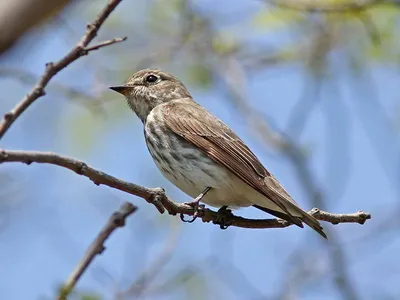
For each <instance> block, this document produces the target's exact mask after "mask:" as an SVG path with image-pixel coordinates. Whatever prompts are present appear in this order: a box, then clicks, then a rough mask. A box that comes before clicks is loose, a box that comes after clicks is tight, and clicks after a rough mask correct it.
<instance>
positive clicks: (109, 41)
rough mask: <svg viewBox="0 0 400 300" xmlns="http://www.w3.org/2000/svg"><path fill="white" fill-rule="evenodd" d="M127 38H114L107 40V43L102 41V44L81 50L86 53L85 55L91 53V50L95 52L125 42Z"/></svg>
mask: <svg viewBox="0 0 400 300" xmlns="http://www.w3.org/2000/svg"><path fill="white" fill-rule="evenodd" d="M127 38H128V37H126V36H124V37H120V38H114V39H111V40H108V41H104V42H101V43H98V44H96V45H93V46H90V47H86V48H84V49H83V51H84V52H86V53H88V52H90V51H93V50H97V49H100V48H103V47H106V46H108V45H112V44H116V43H121V42H123V41H125V40H126V39H127Z"/></svg>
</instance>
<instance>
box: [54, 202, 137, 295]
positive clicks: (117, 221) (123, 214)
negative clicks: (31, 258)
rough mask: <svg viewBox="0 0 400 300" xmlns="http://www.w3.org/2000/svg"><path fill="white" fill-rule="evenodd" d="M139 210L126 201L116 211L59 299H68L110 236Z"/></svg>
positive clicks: (79, 264) (62, 290) (73, 273)
mask: <svg viewBox="0 0 400 300" xmlns="http://www.w3.org/2000/svg"><path fill="white" fill-rule="evenodd" d="M136 210H137V207H136V206H134V205H133V204H131V203H129V202H125V203H124V204H122V205H121V206H120V208H119V209H118V210H117V211H115V212H114V213H113V214H112V215H111V216H110V218H109V219H108V221H107V223H106V224H105V225H104V227H103V229H102V230H101V231H100V232H99V234H98V235H97V237H96V238H95V240H94V241H93V242H92V244H91V245H90V246H89V248H88V249H87V250H86V253H85V254H84V256H83V258H82V259H81V261H80V262H79V263H78V264H77V266H76V268H75V270H74V271H73V272H72V273H71V275H70V276H69V278H68V279H67V281H66V283H65V284H64V286H63V287H62V289H61V291H60V293H59V295H58V297H57V300H67V296H68V295H69V294H70V293H71V292H72V290H73V288H74V287H75V285H76V284H77V282H78V280H79V279H80V278H81V276H82V275H83V273H84V272H85V271H86V270H87V268H88V267H89V265H90V264H91V262H92V261H93V260H94V258H95V257H96V255H100V254H101V253H103V251H104V250H105V247H104V243H105V241H106V240H107V239H108V238H109V237H110V235H111V234H112V233H113V232H114V231H115V230H116V229H117V228H120V227H124V226H125V222H126V218H128V217H129V216H130V215H131V214H133V213H134V212H135V211H136Z"/></svg>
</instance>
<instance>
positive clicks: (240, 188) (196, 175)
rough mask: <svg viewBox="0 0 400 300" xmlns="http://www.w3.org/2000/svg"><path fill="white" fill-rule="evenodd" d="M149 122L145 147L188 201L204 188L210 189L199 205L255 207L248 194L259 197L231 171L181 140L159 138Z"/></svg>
mask: <svg viewBox="0 0 400 300" xmlns="http://www.w3.org/2000/svg"><path fill="white" fill-rule="evenodd" d="M151 121H152V120H151V119H150V120H148V121H147V122H146V125H145V137H146V144H147V147H148V149H149V152H150V154H151V156H152V157H153V160H154V162H155V164H156V166H157V167H158V169H159V170H160V171H161V173H162V174H163V175H164V177H165V178H167V179H168V180H169V181H170V182H171V183H172V184H174V185H175V186H176V187H178V188H179V189H180V190H181V191H183V192H184V193H186V194H187V195H189V196H190V197H191V198H195V197H197V196H198V195H200V193H202V192H203V191H204V190H205V188H206V187H211V190H210V191H209V192H208V193H207V194H206V195H205V196H204V197H203V198H202V202H204V203H206V204H208V205H211V206H215V207H222V206H230V207H245V206H250V205H253V204H254V203H253V202H252V201H250V200H249V195H248V193H249V191H250V193H252V192H255V193H256V194H258V193H257V192H256V191H254V190H253V189H251V188H250V187H249V186H248V185H247V184H245V183H244V182H243V181H241V180H240V179H239V178H237V177H236V176H235V175H234V174H233V173H232V172H231V171H229V170H228V169H226V168H225V167H223V166H219V165H217V164H216V163H215V162H214V161H213V160H212V159H210V158H209V157H208V156H207V155H206V154H205V153H203V152H202V151H200V150H196V149H194V148H193V147H192V145H191V144H189V143H188V142H186V141H185V140H184V139H183V138H181V137H178V136H174V135H172V136H170V138H166V137H165V136H164V138H162V139H160V135H159V134H161V133H160V132H157V130H158V129H157V128H156V127H155V126H154V124H151ZM154 133H155V134H154ZM161 140H162V141H161ZM156 149H158V151H156ZM160 149H162V151H161V150H160ZM246 194H247V195H246ZM260 196H261V195H260ZM190 200H191V199H188V200H187V201H190Z"/></svg>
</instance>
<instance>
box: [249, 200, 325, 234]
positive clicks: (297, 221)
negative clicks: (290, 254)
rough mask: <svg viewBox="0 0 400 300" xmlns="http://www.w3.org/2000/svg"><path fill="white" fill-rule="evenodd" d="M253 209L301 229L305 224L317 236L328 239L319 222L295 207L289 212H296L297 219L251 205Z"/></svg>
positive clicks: (291, 207) (292, 206)
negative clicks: (297, 214) (298, 215)
mask: <svg viewBox="0 0 400 300" xmlns="http://www.w3.org/2000/svg"><path fill="white" fill-rule="evenodd" d="M253 206H254V207H255V208H257V209H259V210H262V211H264V212H266V213H269V214H271V215H273V216H275V217H278V218H280V219H283V220H286V221H288V222H289V223H292V224H294V225H297V226H299V227H301V228H303V227H304V226H303V224H302V222H304V223H306V224H307V225H308V226H309V227H311V228H312V229H314V230H315V231H316V232H317V233H318V234H320V235H321V236H322V237H323V238H325V239H328V237H327V236H326V234H325V232H324V231H323V228H322V226H321V224H320V223H319V221H318V220H317V219H316V218H314V217H313V216H311V215H310V214H308V213H307V212H305V211H304V210H302V209H301V208H299V207H297V206H296V205H294V204H293V205H290V208H289V210H291V211H293V210H295V211H296V212H298V213H299V214H300V215H301V217H297V216H293V215H287V214H285V213H282V212H279V211H275V210H271V209H268V208H266V207H263V206H259V205H253Z"/></svg>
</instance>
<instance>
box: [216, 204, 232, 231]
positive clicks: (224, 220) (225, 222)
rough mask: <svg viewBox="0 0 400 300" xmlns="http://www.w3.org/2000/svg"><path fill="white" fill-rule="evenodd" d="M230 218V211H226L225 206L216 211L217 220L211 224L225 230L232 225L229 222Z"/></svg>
mask: <svg viewBox="0 0 400 300" xmlns="http://www.w3.org/2000/svg"><path fill="white" fill-rule="evenodd" d="M232 216H233V214H232V211H231V210H230V209H228V207H227V206H222V207H221V208H220V209H219V210H218V216H217V219H216V220H215V221H214V222H213V223H214V224H217V225H219V228H221V229H223V230H225V229H227V228H228V227H229V226H231V225H232V222H231V221H229V218H230V217H232Z"/></svg>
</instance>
